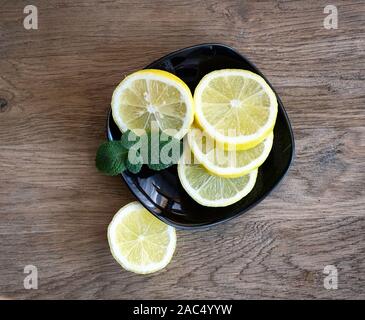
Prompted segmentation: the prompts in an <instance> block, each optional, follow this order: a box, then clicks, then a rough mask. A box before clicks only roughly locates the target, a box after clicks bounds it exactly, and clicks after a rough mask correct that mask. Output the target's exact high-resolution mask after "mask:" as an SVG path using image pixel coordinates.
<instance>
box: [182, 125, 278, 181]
mask: <svg viewBox="0 0 365 320" xmlns="http://www.w3.org/2000/svg"><path fill="white" fill-rule="evenodd" d="M273 138H274V134H273V133H272V132H271V133H270V134H269V136H268V137H267V138H266V139H265V140H264V141H262V142H261V143H259V144H258V145H257V146H255V147H253V148H251V149H247V150H229V151H228V150H225V149H224V148H222V146H220V145H218V144H217V143H216V141H214V140H213V139H212V138H210V137H209V136H206V135H205V134H204V133H203V132H202V131H201V130H200V129H199V128H197V127H193V128H192V129H191V130H190V131H189V133H188V142H189V146H190V148H191V150H192V152H193V154H194V156H195V157H196V158H197V160H198V161H199V162H200V163H201V164H202V165H203V166H204V167H205V168H206V169H207V170H208V171H209V172H211V173H213V174H215V175H219V176H222V177H226V178H235V177H239V176H242V175H245V174H247V173H249V172H250V171H252V170H253V169H256V168H258V167H259V166H261V164H262V163H264V161H265V160H266V158H267V157H268V155H269V153H270V151H271V148H272V144H273Z"/></svg>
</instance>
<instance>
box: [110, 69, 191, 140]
mask: <svg viewBox="0 0 365 320" xmlns="http://www.w3.org/2000/svg"><path fill="white" fill-rule="evenodd" d="M111 106H112V114H113V119H114V121H115V123H116V124H117V125H118V127H119V129H120V130H121V131H122V132H124V131H126V130H128V129H130V130H133V131H134V132H135V133H136V134H139V132H140V131H139V130H147V131H148V130H151V124H152V122H154V123H156V125H157V127H158V128H160V129H161V130H162V131H163V132H165V133H167V134H169V135H171V136H174V137H175V138H176V139H181V138H182V137H183V136H184V135H185V134H186V133H187V131H188V129H189V127H190V125H191V123H192V122H193V119H194V101H193V98H192V95H191V92H190V89H189V87H188V86H187V85H186V84H185V83H184V82H183V81H182V80H181V79H179V78H178V77H176V76H175V75H173V74H171V73H169V72H166V71H162V70H154V69H146V70H140V71H137V72H135V73H132V74H131V75H129V76H127V77H126V78H125V79H124V80H123V81H122V82H121V83H120V84H119V85H118V86H117V88H116V89H115V90H114V93H113V97H112V102H111Z"/></svg>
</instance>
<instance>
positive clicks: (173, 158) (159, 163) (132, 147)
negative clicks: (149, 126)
mask: <svg viewBox="0 0 365 320" xmlns="http://www.w3.org/2000/svg"><path fill="white" fill-rule="evenodd" d="M182 151H183V144H182V142H181V141H180V140H177V139H175V138H173V137H171V136H169V135H167V134H166V133H164V132H161V131H152V132H148V133H145V134H143V135H141V136H138V135H136V134H135V133H134V132H132V131H130V130H128V131H126V132H125V133H124V134H123V135H122V138H121V140H119V141H109V142H104V143H103V144H101V145H100V147H99V149H98V151H97V154H96V159H95V163H96V167H97V168H98V170H99V171H101V172H103V173H105V174H106V175H110V176H115V175H118V174H120V173H122V172H123V171H124V170H126V169H127V170H129V171H130V172H132V173H138V172H139V171H140V170H141V169H142V165H143V164H144V163H145V164H147V166H148V167H149V168H150V169H152V170H157V171H160V170H163V169H166V168H168V167H170V166H172V165H174V164H176V163H177V162H178V160H179V159H180V156H181V154H182Z"/></svg>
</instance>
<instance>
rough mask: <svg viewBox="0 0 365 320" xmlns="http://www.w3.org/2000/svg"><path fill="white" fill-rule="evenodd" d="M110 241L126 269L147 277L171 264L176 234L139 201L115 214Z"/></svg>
mask: <svg viewBox="0 0 365 320" xmlns="http://www.w3.org/2000/svg"><path fill="white" fill-rule="evenodd" d="M108 241H109V246H110V251H111V253H112V255H113V257H114V258H115V260H117V262H119V264H120V265H121V266H122V267H123V268H124V269H126V270H129V271H132V272H135V273H141V274H146V273H152V272H156V271H159V270H161V269H163V268H164V267H165V266H166V265H167V264H168V263H169V262H170V260H171V258H172V256H173V254H174V251H175V246H176V233H175V229H174V228H173V227H171V226H168V225H167V224H165V223H163V222H162V221H160V220H158V219H157V218H156V217H154V216H153V215H152V214H151V213H149V212H148V211H147V210H146V209H145V208H144V207H143V206H142V205H141V204H140V203H139V202H137V201H135V202H132V203H130V204H127V205H126V206H124V207H123V208H121V209H120V210H119V211H118V212H117V213H116V214H115V216H114V218H113V220H112V222H111V223H110V224H109V227H108Z"/></svg>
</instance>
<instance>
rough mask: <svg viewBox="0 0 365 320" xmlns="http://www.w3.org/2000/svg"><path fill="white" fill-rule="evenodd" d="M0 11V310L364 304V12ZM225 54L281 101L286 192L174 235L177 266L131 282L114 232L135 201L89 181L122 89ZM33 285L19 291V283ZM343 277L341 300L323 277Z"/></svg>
mask: <svg viewBox="0 0 365 320" xmlns="http://www.w3.org/2000/svg"><path fill="white" fill-rule="evenodd" d="M32 4H34V5H36V6H37V7H38V11H39V29H38V30H25V29H24V28H23V18H24V16H25V15H24V14H23V8H24V6H25V5H26V3H25V2H24V1H15V0H8V1H0V108H1V109H0V111H1V113H0V269H1V272H0V297H1V298H47V299H52V298H97V299H99V298H103V299H104V298H105V299H111V298H117V299H118V298H163V299H168V298H229V299H231V298H232V299H242V298H347V299H349V298H353V299H360V298H362V299H364V298H365V285H364V284H365V244H364V241H365V212H364V207H365V194H364V193H365V188H364V187H365V182H364V181H365V165H364V161H365V148H364V147H365V127H364V124H365V109H364V108H365V82H364V80H365V55H364V52H365V37H364V34H365V19H364V15H365V4H364V1H360V0H358V1H356V0H354V1H336V3H335V4H336V5H337V8H338V16H339V25H338V29H336V30H327V29H325V28H324V27H323V19H324V17H325V16H326V15H325V14H324V13H323V8H324V7H325V6H326V5H327V4H328V3H327V1H314V0H313V1H236V0H228V1H221V0H214V1H208V0H207V1H200V0H199V1H198V0H189V1H187V0H181V1H162V0H157V1H147V0H146V1H142V0H137V1H125V0H109V1H98V0H79V1H71V0H70V1H46V0H44V1H40V0H38V1H37V0H34V1H32ZM204 42H222V43H225V44H228V45H231V46H233V47H235V48H236V49H237V50H239V51H240V52H241V53H243V54H245V55H246V56H247V57H249V58H250V59H251V60H252V61H253V62H254V63H256V64H257V65H258V66H259V68H260V69H261V70H262V71H263V72H264V74H265V75H266V76H267V77H268V78H269V79H270V81H271V83H272V84H273V85H274V87H275V88H276V89H277V91H278V93H279V94H280V96H281V98H282V100H283V102H284V105H285V106H286V109H287V111H288V114H289V117H290V119H291V121H292V125H293V129H294V132H295V137H296V159H295V162H294V165H293V167H292V169H291V170H290V172H289V174H288V176H287V177H286V178H285V180H284V181H283V182H282V183H281V184H280V186H279V187H278V188H277V189H276V190H275V191H274V192H273V193H272V194H271V195H270V196H269V197H268V198H267V199H265V200H264V201H263V202H262V203H261V204H260V205H258V206H257V207H255V208H254V209H253V210H252V211H250V212H249V213H248V214H246V215H244V216H241V217H240V218H237V219H234V220H233V221H230V222H228V223H226V224H224V225H220V226H217V227H215V228H212V229H210V230H207V231H195V232H189V231H179V232H178V246H177V250H176V253H175V256H174V259H173V261H172V263H171V264H170V265H169V266H168V267H167V268H166V269H165V270H164V271H162V272H160V273H157V274H154V275H150V276H138V275H134V274H131V273H129V272H126V271H123V270H122V269H120V268H119V267H118V265H117V264H116V263H115V262H114V261H113V259H112V257H111V255H110V253H109V251H108V245H107V240H106V228H107V225H108V223H109V222H110V220H111V218H112V216H113V214H114V213H115V212H116V210H117V209H118V208H120V207H121V206H123V205H125V204H126V203H128V202H130V201H132V200H133V197H132V195H131V194H130V192H129V191H128V190H127V188H126V186H125V185H123V183H122V182H121V181H120V179H119V178H110V177H105V176H103V175H101V174H99V173H98V172H97V171H96V169H95V167H94V157H95V151H96V148H97V146H98V145H99V143H100V142H101V141H102V140H103V139H104V138H105V136H104V135H105V133H104V130H105V128H104V125H105V117H106V113H107V110H108V108H109V102H110V97H111V94H112V92H113V89H114V87H115V85H116V84H117V83H118V82H119V81H120V80H121V78H122V77H123V76H124V75H126V74H128V73H129V72H131V71H134V70H137V69H139V68H141V67H143V66H144V65H146V64H148V63H149V62H151V61H153V60H155V59H156V58H158V57H160V56H162V55H164V54H167V53H169V52H170V51H172V50H176V49H179V48H183V47H187V46H190V45H193V44H198V43H204ZM28 264H33V265H35V266H37V267H38V271H39V288H38V290H25V289H24V287H23V279H24V276H25V275H24V274H23V269H24V266H25V265H28ZM326 265H335V266H336V267H337V268H338V275H339V280H338V289H337V290H327V289H325V288H324V286H323V279H324V277H325V275H324V274H323V268H324V266H326Z"/></svg>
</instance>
